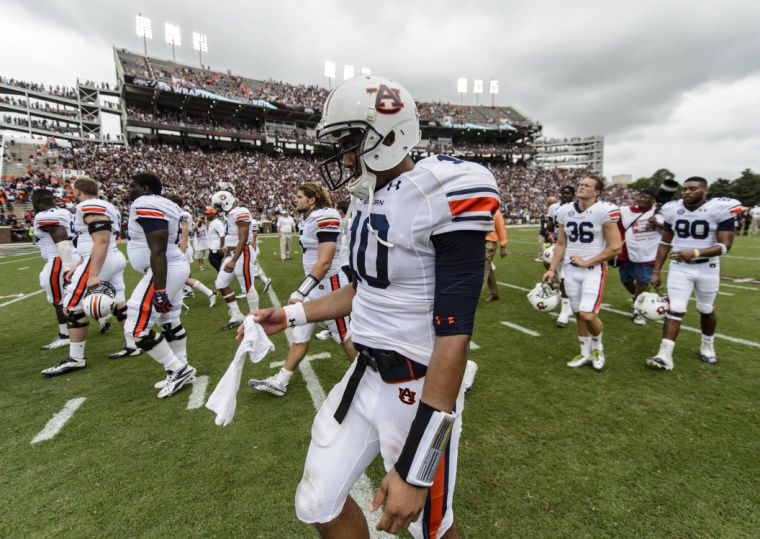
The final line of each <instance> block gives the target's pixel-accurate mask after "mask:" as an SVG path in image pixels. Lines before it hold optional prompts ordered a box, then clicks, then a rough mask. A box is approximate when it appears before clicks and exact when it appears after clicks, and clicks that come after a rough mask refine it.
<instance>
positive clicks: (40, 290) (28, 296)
mask: <svg viewBox="0 0 760 539" xmlns="http://www.w3.org/2000/svg"><path fill="white" fill-rule="evenodd" d="M43 292H44V290H42V289H41V288H40V289H39V290H37V291H36V292H30V293H29V294H24V295H22V296H21V297H19V298H16V299H12V300H10V301H6V302H5V303H0V307H5V306H6V305H10V304H11V303H16V302H17V301H21V300H24V299H26V298H31V297H32V296H36V295H37V294H42V293H43Z"/></svg>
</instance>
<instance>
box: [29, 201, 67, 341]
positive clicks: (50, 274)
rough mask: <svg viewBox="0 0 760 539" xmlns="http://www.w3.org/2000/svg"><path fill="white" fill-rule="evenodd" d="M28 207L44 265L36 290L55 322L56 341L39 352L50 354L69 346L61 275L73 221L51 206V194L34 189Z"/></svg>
mask: <svg viewBox="0 0 760 539" xmlns="http://www.w3.org/2000/svg"><path fill="white" fill-rule="evenodd" d="M32 205H33V206H34V209H35V211H36V212H37V213H36V214H35V216H34V236H35V237H36V238H37V242H38V243H37V245H38V246H39V248H40V254H41V255H42V258H44V259H45V265H44V266H43V267H42V271H41V272H40V286H41V287H42V289H43V290H44V291H45V296H46V297H47V300H48V303H50V304H51V305H52V306H53V307H54V308H55V315H56V317H57V318H58V337H56V338H55V339H53V341H52V342H51V343H50V344H46V345H45V346H43V347H42V349H43V350H52V349H54V348H60V347H61V346H67V345H68V344H69V328H68V326H67V325H66V314H65V313H64V312H63V274H64V272H66V271H68V270H70V269H71V267H72V266H73V257H74V255H73V252H74V249H73V245H72V244H71V238H72V237H73V236H74V221H73V220H72V218H71V213H70V212H69V211H68V210H65V209H63V208H56V207H55V205H54V204H53V192H52V191H48V190H47V189H35V190H34V192H33V193H32Z"/></svg>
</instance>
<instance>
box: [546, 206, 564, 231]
mask: <svg viewBox="0 0 760 539" xmlns="http://www.w3.org/2000/svg"><path fill="white" fill-rule="evenodd" d="M561 205H562V203H561V202H555V203H554V204H552V205H551V206H549V209H548V210H547V211H546V216H547V217H548V218H549V219H551V220H552V221H553V222H554V223H555V224H556V222H557V212H558V211H559V207H560V206H561ZM555 229H556V226H555Z"/></svg>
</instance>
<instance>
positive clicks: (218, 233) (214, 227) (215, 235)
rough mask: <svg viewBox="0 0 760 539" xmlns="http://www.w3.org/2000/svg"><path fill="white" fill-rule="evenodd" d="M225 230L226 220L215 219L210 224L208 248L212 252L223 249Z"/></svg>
mask: <svg viewBox="0 0 760 539" xmlns="http://www.w3.org/2000/svg"><path fill="white" fill-rule="evenodd" d="M224 229H225V225H224V220H223V219H222V218H221V217H215V218H214V219H212V221H211V222H210V223H209V224H208V248H209V249H211V250H212V251H218V250H219V249H221V248H222V245H223V244H222V242H223V241H224Z"/></svg>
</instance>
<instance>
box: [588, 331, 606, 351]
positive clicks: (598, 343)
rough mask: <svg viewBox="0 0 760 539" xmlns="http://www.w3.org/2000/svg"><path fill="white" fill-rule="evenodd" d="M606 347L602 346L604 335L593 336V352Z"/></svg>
mask: <svg viewBox="0 0 760 539" xmlns="http://www.w3.org/2000/svg"><path fill="white" fill-rule="evenodd" d="M603 348H604V346H602V334H601V333H600V334H599V335H597V336H596V337H595V336H593V335H592V336H591V349H592V350H602V349H603Z"/></svg>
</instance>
